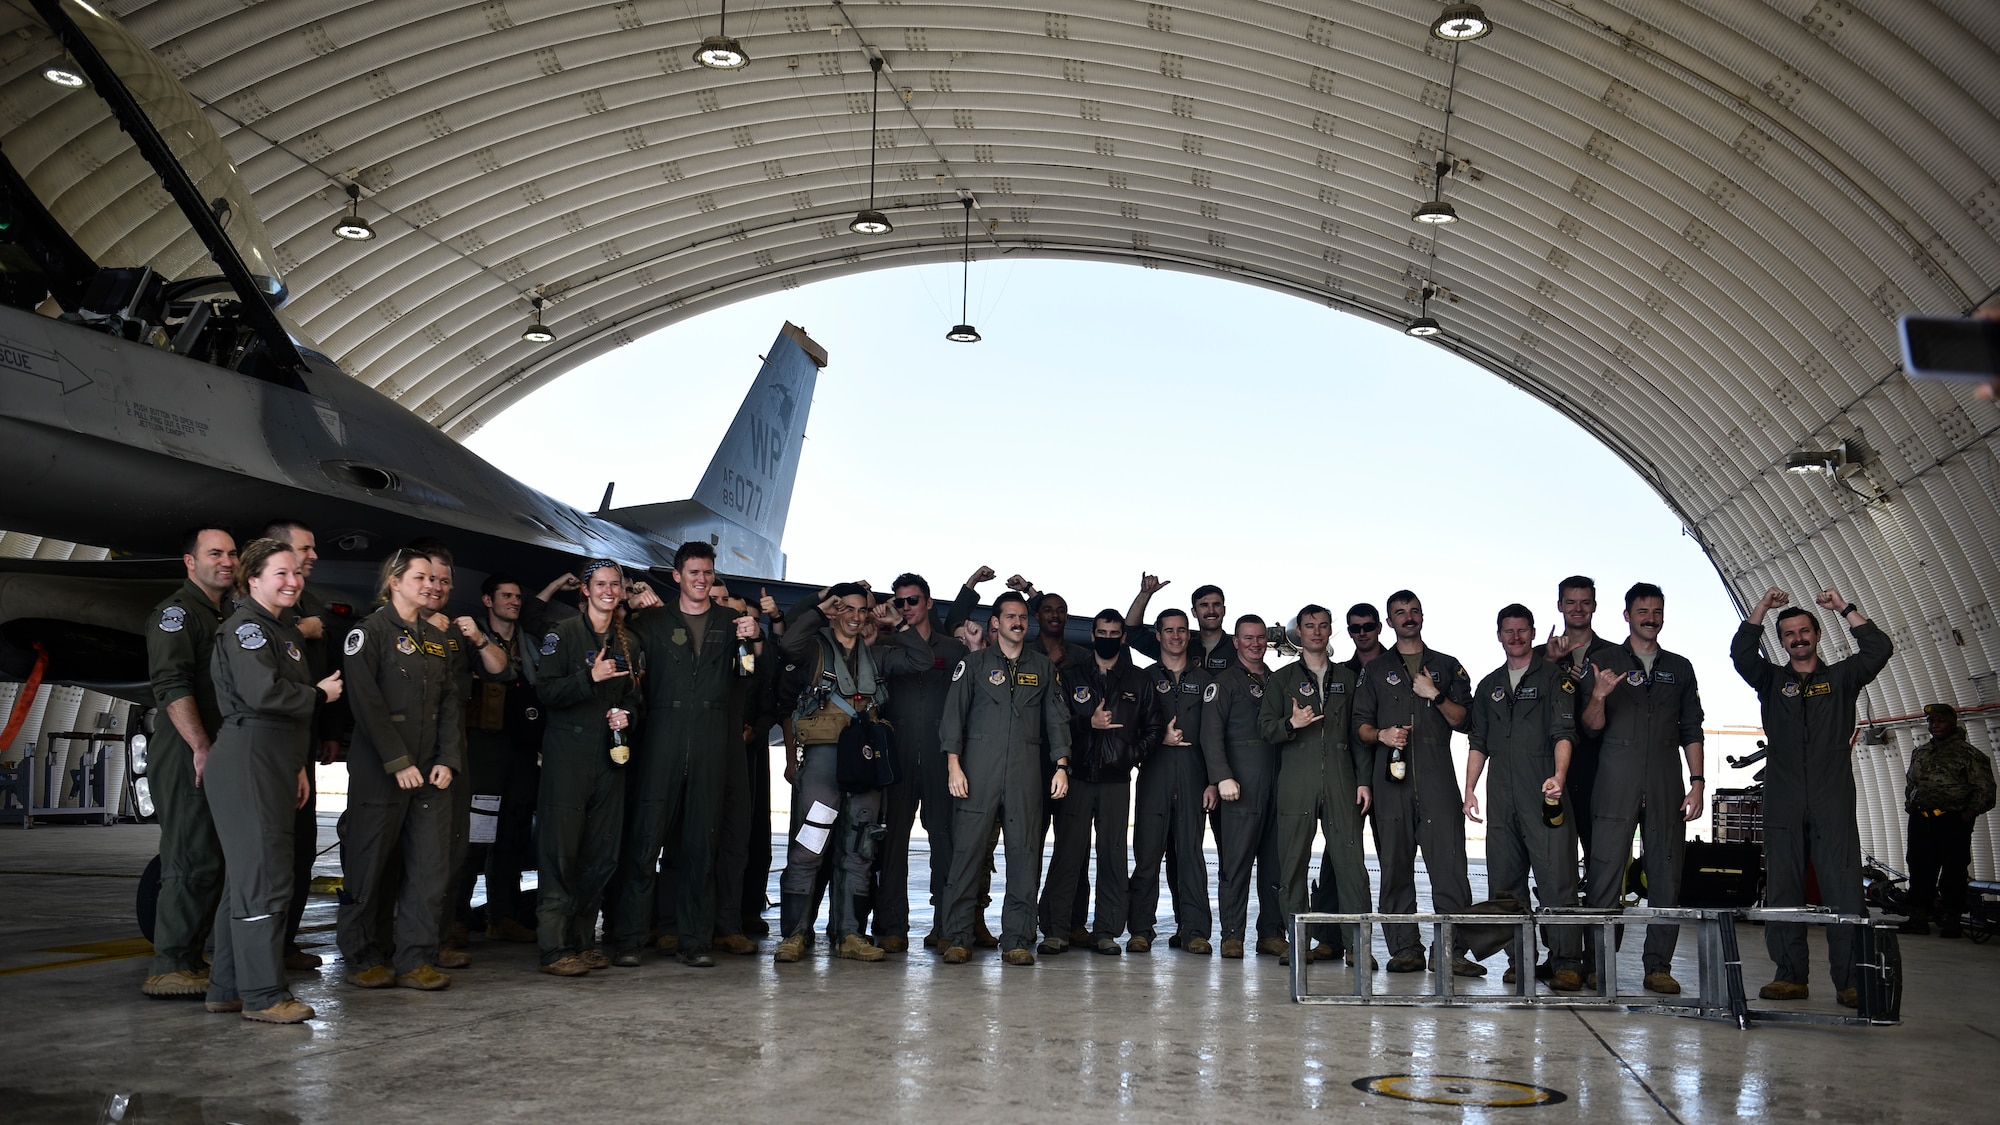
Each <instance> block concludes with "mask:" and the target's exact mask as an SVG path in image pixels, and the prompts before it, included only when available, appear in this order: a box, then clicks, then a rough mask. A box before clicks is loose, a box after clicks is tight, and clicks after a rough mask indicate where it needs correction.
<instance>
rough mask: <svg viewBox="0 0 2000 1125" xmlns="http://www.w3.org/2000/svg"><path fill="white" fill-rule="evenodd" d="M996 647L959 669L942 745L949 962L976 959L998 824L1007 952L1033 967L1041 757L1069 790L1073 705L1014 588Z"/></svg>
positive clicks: (1054, 791) (1056, 792) (995, 621)
mask: <svg viewBox="0 0 2000 1125" xmlns="http://www.w3.org/2000/svg"><path fill="white" fill-rule="evenodd" d="M990 628H991V630H992V637H993V643H992V644H990V645H988V646H987V647H986V648H983V649H980V650H979V651H978V652H974V653H970V654H968V655H967V656H966V657H965V658H964V659H962V660H960V661H959V662H958V665H957V666H956V667H954V668H953V669H952V673H951V688H950V689H949V690H948V691H946V693H945V700H944V718H943V719H942V720H940V723H939V727H938V743H939V746H940V747H941V748H942V749H943V751H944V754H945V765H946V772H947V776H948V778H949V785H950V788H951V795H952V797H953V798H954V799H955V801H956V806H955V808H954V810H953V811H954V813H955V814H956V815H955V817H954V820H953V823H952V856H951V881H950V883H949V884H948V885H947V886H946V888H945V900H946V906H945V916H946V918H947V919H949V921H948V922H947V923H946V930H945V933H946V937H945V940H946V941H947V942H949V943H950V944H949V945H948V946H946V948H945V952H944V960H945V962H946V963H947V964H953V965H962V964H964V963H966V962H967V961H968V960H970V959H971V957H972V953H971V946H972V942H973V934H974V929H973V924H972V923H973V914H974V913H975V912H976V911H977V910H978V904H979V892H980V889H981V888H982V887H984V886H985V885H986V856H987V843H986V842H987V840H988V839H990V838H991V835H992V832H993V824H994V822H995V821H996V820H998V821H999V822H1000V824H1001V827H1002V833H1003V836H1004V839H1005V847H1006V849H1007V851H1006V857H1007V904H1006V907H1005V909H1004V910H1003V912H1002V914H1001V918H1000V921H1001V934H1000V946H1001V950H1002V953H1001V957H1002V959H1003V960H1004V961H1005V962H1006V963H1007V964H1009V965H1032V964H1034V963H1035V955H1034V953H1033V951H1031V950H1030V949H1029V948H1028V946H1029V945H1030V944H1032V943H1033V940H1034V930H1035V889H1036V887H1038V886H1039V885H1040V883H1041V874H1042V871H1041V868H1042V841H1041V836H1040V834H1039V832H1038V829H1039V828H1040V827H1041V823H1042V794H1043V792H1044V789H1043V787H1042V786H1043V782H1042V766H1041V762H1042V759H1043V757H1044V756H1046V757H1047V758H1048V760H1049V761H1051V762H1053V763H1054V764H1055V767H1056V772H1055V776H1054V777H1053V778H1051V779H1050V780H1049V781H1048V783H1047V784H1048V788H1047V790H1046V792H1047V793H1048V795H1049V797H1050V798H1052V799H1056V800H1060V799H1061V798H1062V796H1063V794H1065V793H1067V792H1068V791H1069V708H1068V707H1067V706H1065V705H1064V703H1063V697H1062V696H1061V695H1060V694H1058V692H1057V683H1056V668H1055V665H1054V664H1053V663H1051V662H1050V661H1049V658H1048V657H1046V656H1044V655H1042V654H1041V653H1039V652H1036V651H1034V650H1033V649H1030V648H1028V647H1027V645H1026V641H1027V636H1028V603H1027V600H1026V599H1025V598H1023V597H1022V596H1021V595H1020V594H1019V593H1018V592H1016V591H1012V590H1010V591H1008V592H1006V593H1004V594H1001V595H1000V596H999V597H997V598H995V599H993V617H992V621H991V625H990Z"/></svg>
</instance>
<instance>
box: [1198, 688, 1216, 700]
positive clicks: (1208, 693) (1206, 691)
mask: <svg viewBox="0 0 2000 1125" xmlns="http://www.w3.org/2000/svg"><path fill="white" fill-rule="evenodd" d="M1216 687H1217V685H1215V684H1210V685H1208V686H1207V687H1205V688H1203V689H1202V692H1201V701H1202V702H1203V703H1213V702H1215V689H1216Z"/></svg>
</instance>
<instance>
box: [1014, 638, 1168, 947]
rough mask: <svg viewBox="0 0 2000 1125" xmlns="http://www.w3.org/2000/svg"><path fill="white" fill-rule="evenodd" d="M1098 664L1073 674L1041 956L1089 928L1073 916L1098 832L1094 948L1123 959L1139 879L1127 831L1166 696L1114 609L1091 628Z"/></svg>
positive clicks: (1156, 740)
mask: <svg viewBox="0 0 2000 1125" xmlns="http://www.w3.org/2000/svg"><path fill="white" fill-rule="evenodd" d="M1091 641H1092V652H1091V657H1090V659H1089V660H1088V661H1087V662H1085V663H1084V664H1082V665H1081V666H1078V667H1073V668H1071V669H1069V670H1068V672H1067V673H1066V674H1065V676H1064V678H1063V683H1064V684H1065V685H1066V686H1067V688H1068V690H1069V698H1070V707H1071V711H1072V712H1073V714H1074V718H1072V719H1071V720H1070V753H1071V755H1072V759H1071V760H1072V762H1073V764H1074V766H1075V769H1074V770H1072V771H1071V780H1070V790H1069V795H1068V796H1066V797H1064V798H1063V800H1062V808H1061V810H1060V811H1059V812H1058V813H1057V814H1056V849H1055V855H1054V856H1053V857H1052V858H1051V859H1050V861H1049V891H1048V893H1047V895H1046V896H1045V898H1046V900H1047V901H1046V902H1045V905H1046V906H1048V907H1049V908H1050V909H1051V910H1052V911H1054V919H1053V920H1054V925H1053V926H1052V927H1050V929H1049V933H1048V936H1047V937H1046V938H1044V939H1043V941H1042V944H1041V947H1040V949H1041V952H1043V953H1061V952H1062V951H1063V950H1065V949H1067V948H1069V945H1070V943H1069V942H1068V941H1066V940H1064V939H1063V937H1062V935H1063V934H1065V933H1068V932H1070V931H1071V929H1072V928H1073V927H1080V926H1082V924H1083V918H1082V917H1081V915H1075V916H1070V911H1071V909H1072V908H1073V906H1074V902H1075V899H1076V893H1077V892H1076V888H1077V885H1078V884H1079V882H1080V881H1081V880H1082V878H1083V873H1084V870H1085V869H1086V868H1087V867H1088V866H1089V864H1090V846H1091V835H1092V829H1093V827H1094V828H1095V830H1096V837H1097V919H1096V922H1095V924H1094V926H1093V928H1092V930H1091V935H1090V936H1091V942H1090V948H1091V949H1092V950H1094V951H1095V952H1098V953H1102V954H1105V955H1106V956H1110V957H1116V956H1118V954H1119V953H1120V952H1121V951H1120V949H1119V948H1118V935H1119V934H1122V933H1124V932H1125V917H1126V907H1127V902H1128V900H1127V898H1126V895H1127V893H1128V892H1129V891H1130V889H1131V878H1132V872H1131V871H1130V869H1128V868H1127V867H1126V866H1125V828H1126V826H1127V825H1128V824H1130V823H1131V820H1132V818H1131V812H1132V767H1133V766H1135V765H1141V764H1143V763H1144V762H1145V761H1146V759H1147V758H1148V757H1149V756H1151V755H1152V753H1153V751H1154V748H1155V747H1157V746H1158V745H1159V744H1160V728H1161V727H1162V726H1163V725H1164V724H1163V723H1162V721H1161V719H1160V707H1159V704H1158V702H1157V701H1156V700H1157V697H1158V695H1159V693H1158V692H1156V691H1155V690H1153V682H1152V680H1151V678H1150V677H1148V676H1146V675H1145V674H1144V673H1143V672H1140V671H1139V669H1138V668H1136V667H1134V666H1133V664H1132V658H1131V657H1130V656H1129V655H1127V654H1126V652H1125V619H1124V618H1123V617H1122V616H1120V615H1119V613H1118V611H1117V610H1114V609H1107V610H1105V611H1103V612H1102V613H1099V614H1098V615H1097V618H1096V620H1094V621H1092V622H1091Z"/></svg>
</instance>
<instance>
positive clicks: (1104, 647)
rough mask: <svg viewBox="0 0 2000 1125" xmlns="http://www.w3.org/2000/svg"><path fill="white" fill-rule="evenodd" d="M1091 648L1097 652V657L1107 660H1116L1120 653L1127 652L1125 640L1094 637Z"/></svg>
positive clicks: (1091, 639)
mask: <svg viewBox="0 0 2000 1125" xmlns="http://www.w3.org/2000/svg"><path fill="white" fill-rule="evenodd" d="M1090 647H1091V648H1094V649H1096V650H1097V655H1099V656H1101V657H1103V658H1104V659H1106V660H1112V659H1115V658H1116V657H1117V656H1118V654H1119V653H1121V652H1123V651H1125V638H1123V637H1092V638H1090Z"/></svg>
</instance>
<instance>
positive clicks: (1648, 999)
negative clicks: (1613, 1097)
mask: <svg viewBox="0 0 2000 1125" xmlns="http://www.w3.org/2000/svg"><path fill="white" fill-rule="evenodd" d="M1738 919H1744V920H1748V921H1755V922H1765V923H1770V922H1799V923H1803V924H1805V925H1811V926H1855V927H1858V928H1859V929H1860V931H1861V932H1860V942H1861V952H1860V965H1859V966H1858V968H1857V976H1858V979H1857V980H1856V983H1855V987H1856V989H1857V990H1858V994H1859V1001H1860V1006H1859V1008H1858V1009H1857V1010H1856V1011H1855V1013H1854V1014H1853V1015H1839V1014H1834V1013H1829V1012H1809V1011H1797V1010H1790V1009H1782V1008H1753V1007H1751V1006H1750V1004H1749V1002H1748V1001H1747V1000H1746V999H1745V998H1744V992H1743V963H1742V959H1741V957H1740V956H1739V954H1738V952H1737V945H1736V922H1737V920H1738ZM1392 922H1408V923H1416V924H1419V925H1434V926H1436V927H1437V932H1436V934H1435V937H1436V941H1435V944H1434V946H1433V948H1434V949H1445V950H1449V949H1453V948H1455V947H1456V943H1455V942H1454V941H1453V931H1454V929H1456V928H1457V927H1459V926H1488V927H1490V926H1512V927H1514V928H1515V930H1516V933H1517V938H1516V940H1517V941H1518V943H1519V944H1518V947H1517V948H1518V949H1519V950H1520V951H1521V953H1520V958H1521V959H1520V962H1519V964H1520V965H1521V966H1522V968H1523V970H1524V971H1523V972H1521V973H1520V974H1518V975H1519V979H1518V980H1516V981H1515V983H1514V984H1513V985H1512V986H1510V987H1511V989H1512V991H1511V992H1507V993H1490V992H1481V993H1478V994H1475V995H1469V996H1468V995H1463V994H1461V993H1459V992H1458V991H1457V978H1455V977H1453V976H1452V974H1451V973H1450V971H1449V970H1447V971H1444V972H1434V973H1432V974H1431V980H1432V990H1431V991H1430V992H1427V993H1404V994H1384V993H1377V992H1376V991H1375V990H1374V975H1373V974H1372V973H1371V972H1370V971H1369V969H1368V958H1369V952H1370V950H1371V949H1372V948H1373V945H1374V937H1375V927H1376V926H1379V925H1382V924H1384V923H1392ZM1654 922H1671V923H1676V924H1683V925H1684V924H1690V923H1692V924H1694V925H1695V926H1697V927H1698V931H1699V932H1698V935H1697V937H1698V940H1697V946H1696V948H1697V962H1698V965H1699V969H1700V979H1699V980H1698V981H1697V984H1696V989H1695V994H1694V995H1693V996H1692V997H1673V996H1654V995H1652V994H1649V993H1643V992H1641V993H1627V992H1622V991H1620V989H1619V984H1618V955H1617V951H1616V950H1617V936H1616V931H1617V928H1618V927H1619V926H1623V925H1635V926H1644V925H1648V924H1650V923H1654ZM1895 924H1896V923H1895V922H1894V921H1891V920H1885V919H1876V918H1868V917H1863V916H1858V915H1846V914H1834V913H1831V912H1829V911H1826V910H1822V909H1815V908H1804V909H1796V910H1793V909H1785V910H1778V909H1758V910H1711V909H1697V908H1692V907H1635V908H1632V909H1628V910H1625V911H1623V912H1617V911H1598V910H1580V909H1579V910H1540V911H1537V912H1535V913H1533V914H1466V913H1457V914H1437V913H1432V914H1374V913H1367V914H1300V915H1298V916H1297V917H1295V918H1294V919H1293V920H1292V935H1291V936H1292V999H1294V1000H1296V1001H1298V1002H1299V1003H1301V1004H1359V1005H1377V1006H1395V1007H1501V1008H1514V1007H1525V1008H1583V1009H1591V1008H1595V1009H1609V1010H1618V1011H1626V1012H1658V1013H1665V1014H1669V1015H1678V1016H1696V1017H1699V1018H1701V1019H1713V1020H1727V1021H1729V1022H1732V1023H1734V1024H1736V1025H1737V1026H1738V1027H1748V1026H1750V1023H1751V1021H1753V1020H1763V1021H1768V1022H1773V1023H1778V1022H1783V1023H1813V1024H1832V1025H1849V1026H1869V1025H1875V1026H1886V1025H1892V1024H1897V1023H1900V1022H1902V1011H1901V1009H1902V955H1901V952H1900V950H1899V949H1898V947H1897V945H1896V933H1895ZM1323 925H1337V926H1341V927H1344V928H1345V930H1346V933H1347V938H1348V943H1347V947H1348V949H1349V950H1351V951H1353V952H1354V965H1353V967H1352V968H1350V969H1347V970H1345V973H1346V975H1347V976H1348V978H1349V990H1348V991H1344V992H1334V993H1315V992H1313V991H1312V990H1311V988H1310V987H1309V973H1310V966H1311V963H1312V958H1311V956H1310V955H1309V953H1308V950H1309V948H1310V946H1309V943H1308V940H1307V937H1308V933H1309V930H1310V927H1314V926H1323ZM1541 926H1595V927H1598V928H1599V934H1598V942H1597V962H1598V963H1597V987H1596V988H1595V989H1586V991H1583V992H1556V991H1554V990H1552V989H1550V988H1549V987H1548V986H1547V985H1546V984H1544V983H1542V982H1540V981H1537V980H1536V979H1535V974H1534V973H1533V972H1532V971H1531V968H1532V966H1533V965H1534V964H1535V963H1536V961H1537V960H1539V951H1540V944H1539V942H1538V941H1537V940H1536V930H1537V928H1538V927H1541ZM1440 960H1444V959H1443V958H1440Z"/></svg>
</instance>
